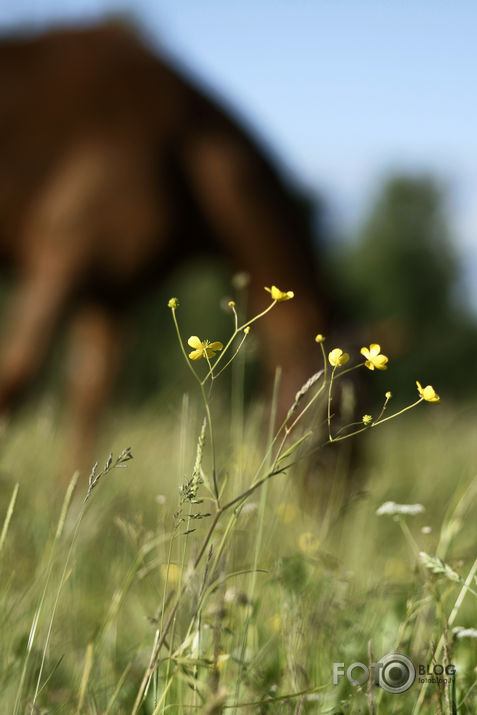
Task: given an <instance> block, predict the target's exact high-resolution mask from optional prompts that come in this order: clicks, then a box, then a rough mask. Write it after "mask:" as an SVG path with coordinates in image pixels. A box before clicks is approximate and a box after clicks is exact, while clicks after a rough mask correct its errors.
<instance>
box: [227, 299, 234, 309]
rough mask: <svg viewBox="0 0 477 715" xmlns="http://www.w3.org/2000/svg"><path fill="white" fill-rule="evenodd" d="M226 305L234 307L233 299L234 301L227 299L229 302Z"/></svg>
mask: <svg viewBox="0 0 477 715" xmlns="http://www.w3.org/2000/svg"><path fill="white" fill-rule="evenodd" d="M227 305H228V306H229V308H235V301H234V300H229V302H228V303H227Z"/></svg>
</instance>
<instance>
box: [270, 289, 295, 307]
mask: <svg viewBox="0 0 477 715" xmlns="http://www.w3.org/2000/svg"><path fill="white" fill-rule="evenodd" d="M265 290H266V291H268V292H269V293H270V295H271V296H272V299H273V300H276V301H277V303H283V301H285V300H291V299H292V298H294V297H295V294H294V292H293V291H292V290H287V291H283V290H280V288H277V286H272V287H271V288H267V287H266V286H265Z"/></svg>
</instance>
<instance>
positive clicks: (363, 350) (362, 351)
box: [359, 348, 370, 358]
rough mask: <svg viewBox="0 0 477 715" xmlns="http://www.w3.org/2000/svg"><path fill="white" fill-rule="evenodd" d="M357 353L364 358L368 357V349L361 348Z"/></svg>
mask: <svg viewBox="0 0 477 715" xmlns="http://www.w3.org/2000/svg"><path fill="white" fill-rule="evenodd" d="M359 352H360V353H361V355H364V357H365V358H369V357H370V354H369V350H368V348H361V350H360V351H359Z"/></svg>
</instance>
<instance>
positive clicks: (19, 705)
mask: <svg viewBox="0 0 477 715" xmlns="http://www.w3.org/2000/svg"><path fill="white" fill-rule="evenodd" d="M204 362H205V361H204ZM436 387H437V386H436ZM196 388H197V386H196V385H195V384H194V381H193V379H192V378H191V381H190V393H188V394H184V395H180V394H178V395H177V396H176V397H173V396H171V395H169V394H167V398H164V400H163V401H162V402H161V401H158V405H159V406H158V407H154V408H152V407H148V408H143V409H140V410H137V411H135V412H134V413H133V412H131V411H129V412H127V411H124V412H122V411H121V410H115V411H112V412H111V414H110V415H109V418H108V421H107V428H106V429H105V432H104V434H103V436H102V444H101V450H102V453H103V455H104V457H103V459H102V463H104V462H106V459H107V457H108V454H109V452H110V451H112V453H113V464H114V459H115V458H116V457H117V455H118V454H119V453H120V452H121V451H122V450H123V449H124V448H125V447H131V450H132V455H133V457H134V458H133V459H132V460H129V461H127V463H125V464H124V465H122V466H124V468H122V469H120V468H113V469H111V470H110V471H109V472H108V473H107V474H105V475H103V476H102V477H101V479H100V480H99V481H98V483H97V486H96V487H95V489H94V490H93V491H92V492H91V495H90V498H89V499H88V501H87V502H86V504H84V503H83V499H84V496H85V494H86V491H87V486H88V485H87V479H85V478H82V480H80V482H79V483H78V485H77V487H76V492H75V494H74V496H73V498H72V500H71V503H70V504H69V509H68V513H67V514H66V516H65V513H64V509H63V515H62V516H61V514H62V503H63V498H64V495H65V491H66V485H67V484H68V480H69V475H68V478H66V477H65V475H64V473H63V471H62V466H61V465H62V462H63V459H64V454H63V447H64V435H63V431H62V427H61V425H62V419H61V412H59V411H58V410H57V409H56V407H55V402H54V401H53V400H52V398H50V397H46V398H43V400H42V401H40V402H39V403H37V404H36V406H35V407H32V408H30V409H29V411H27V412H24V413H23V415H22V416H21V417H20V418H18V419H17V420H15V421H14V422H12V423H11V424H10V425H8V427H7V428H6V429H5V430H4V432H3V435H2V438H1V439H2V452H1V461H0V470H1V483H0V494H1V511H2V515H1V520H2V522H3V519H4V518H5V524H4V527H3V531H2V533H1V539H0V544H1V547H0V548H1V553H0V567H1V571H2V574H1V582H0V600H1V611H0V612H1V618H2V627H1V634H2V647H1V650H0V684H1V689H0V702H1V705H0V711H1V712H2V713H27V712H28V713H30V712H32V713H60V712H61V713H70V712H71V713H74V712H78V713H80V712H81V713H130V712H136V711H137V712H140V713H163V712H168V713H182V712H184V713H189V712H201V713H218V712H222V710H223V711H225V712H237V713H281V712H283V713H305V712H310V713H341V712H342V713H366V712H371V713H406V714H409V713H411V712H415V713H417V712H420V713H439V712H442V713H447V712H449V713H451V712H459V713H473V712H476V711H477V673H476V669H475V666H476V663H477V638H476V636H477V632H476V631H475V630H474V631H472V630H471V631H470V632H469V633H468V634H467V635H466V634H465V632H462V631H457V630H455V629H456V628H458V627H461V628H462V629H464V628H465V629H471V628H474V629H475V628H476V627H477V621H476V618H475V614H476V612H477V611H476V597H477V594H476V593H475V592H477V582H476V579H475V576H474V574H473V573H472V570H473V569H475V565H474V562H475V560H476V557H477V553H476V549H475V543H476V540H475V534H476V532H475V524H476V516H477V514H476V505H475V504H476V502H475V495H476V493H477V478H476V467H477V459H476V455H475V434H476V429H477V415H476V413H475V410H472V409H468V408H464V407H460V406H452V405H449V404H445V402H443V403H442V404H440V405H433V404H427V403H422V404H420V405H418V407H417V408H416V409H415V410H413V411H411V412H409V413H406V414H404V415H402V416H400V417H399V418H397V419H396V420H393V421H391V422H388V423H386V424H383V425H378V426H377V427H376V429H369V430H367V431H366V433H365V434H360V435H358V436H357V437H355V438H353V439H355V440H359V441H360V442H361V447H362V454H361V456H360V461H359V467H358V468H356V467H355V468H353V470H352V472H353V474H352V476H351V477H350V475H349V473H348V472H349V468H348V466H347V462H346V454H345V453H343V454H341V456H340V458H339V460H338V463H337V464H336V465H335V468H336V473H335V474H333V475H331V476H332V478H331V476H330V469H331V467H330V465H329V464H328V466H327V467H326V469H327V475H326V476H325V475H324V474H322V473H321V472H320V467H319V466H317V464H316V462H314V461H313V458H312V461H311V466H310V461H307V460H306V459H304V460H298V462H297V463H296V464H291V466H288V465H289V464H290V463H291V462H294V461H295V459H296V458H297V456H299V455H300V454H301V452H302V451H303V445H301V446H299V447H297V448H296V450H294V451H292V453H291V454H290V455H289V456H287V455H286V454H285V455H284V457H283V458H282V460H281V461H278V462H276V461H275V462H274V456H273V452H272V453H271V455H270V456H269V457H268V460H267V459H265V461H264V457H265V454H266V451H267V440H266V438H265V437H264V434H263V433H264V431H265V432H266V429H264V428H263V424H264V422H265V419H264V414H265V413H266V412H267V410H268V409H269V408H268V407H267V408H264V407H260V406H256V407H255V408H250V410H249V411H245V413H244V412H243V411H242V409H241V406H240V404H239V405H237V403H235V407H234V410H232V412H231V413H230V411H229V410H228V408H227V400H226V399H221V400H220V399H219V400H215V401H214V400H213V401H212V402H211V417H212V420H213V422H214V424H215V428H214V429H215V431H214V442H215V461H216V481H217V483H218V488H219V491H220V503H221V507H222V508H223V507H224V506H226V505H227V502H229V503H230V502H231V501H232V502H233V501H234V499H235V498H236V497H237V496H238V495H240V494H242V493H245V496H246V498H245V497H244V498H243V499H239V500H237V501H236V502H234V503H233V504H232V505H231V506H230V507H229V508H227V509H224V511H223V513H221V514H220V516H217V517H216V518H215V519H214V516H213V515H214V514H216V506H217V505H216V503H215V502H214V498H213V491H214V489H213V483H212V482H213V479H212V453H211V445H210V439H209V433H208V430H205V433H204V445H203V454H202V456H201V457H200V455H199V459H198V458H197V445H198V436H199V434H200V433H201V425H202V421H203V405H202V403H201V401H200V393H199V391H198V390H197V389H196ZM365 412H366V409H365V408H364V407H363V409H362V413H365ZM244 415H245V416H244ZM308 426H309V427H311V429H312V430H313V429H314V425H313V422H312V421H311V422H309V423H308ZM300 429H302V428H301V425H300ZM303 431H304V430H303ZM302 433H303V432H297V434H296V436H294V435H291V437H290V441H289V442H286V443H285V446H284V447H283V450H282V455H283V453H284V452H285V450H286V448H287V445H288V444H292V443H293V442H294V441H296V440H297V439H298V438H299V436H300V434H302ZM292 437H293V438H292ZM347 444H349V442H348V443H347ZM326 449H331V450H332V449H334V446H333V445H332V446H331V447H327V448H326ZM200 451H201V450H200V449H199V452H200ZM273 464H275V466H277V465H278V466H279V467H280V466H281V467H283V466H286V467H287V468H286V469H285V470H284V471H283V472H280V473H278V474H275V475H274V476H273V477H271V478H269V479H266V480H265V481H264V482H263V484H261V485H259V486H258V487H257V488H256V489H254V490H253V491H251V493H249V494H248V495H247V490H248V489H249V488H250V486H251V485H252V484H254V483H255V484H257V480H260V479H261V478H263V476H264V475H265V476H267V475H269V473H270V470H271V468H272V467H271V465H273ZM194 465H196V468H195V470H194ZM307 465H308V466H307ZM199 467H200V468H199ZM276 471H278V470H276ZM194 475H195V476H194ZM254 480H255V482H254ZM325 481H326V484H327V486H323V483H324V482H325ZM17 483H18V485H19V487H18V491H16V487H15V485H16V484H17ZM304 483H306V485H307V486H306V487H305V488H304V487H303V484H304ZM60 485H61V486H60ZM184 485H185V486H184ZM330 485H331V486H330ZM181 487H182V491H180V488H181ZM12 495H13V496H12ZM211 495H212V496H211ZM15 496H16V498H15ZM387 501H393V502H397V503H399V504H406V505H412V504H421V505H423V507H424V508H425V511H423V512H422V513H419V514H417V515H409V516H402V517H393V516H391V515H381V516H378V515H377V514H376V510H377V509H378V508H379V507H380V505H382V504H383V503H384V502H387ZM9 504H10V508H9ZM63 506H65V505H63ZM66 506H68V504H66ZM207 514H211V515H209V516H208V515H207ZM0 523H1V522H0ZM214 524H215V528H211V527H213V526H214ZM419 552H425V553H426V554H428V555H430V556H431V557H435V556H437V557H440V558H441V559H442V561H441V562H438V561H434V562H432V561H431V562H428V563H427V565H426V563H424V562H423V560H422V558H421V557H420V556H419ZM432 566H433V567H434V570H436V571H438V573H433V571H432V568H431V567H432ZM439 571H440V573H439ZM469 574H470V578H469V579H468V581H467V586H469V587H470V590H467V589H466V587H465V585H464V581H465V579H466V578H467V577H468V575H469ZM471 591H474V593H472V592H471ZM456 602H457V605H456ZM174 609H175V610H174ZM453 609H454V610H453ZM171 614H172V615H171ZM459 633H462V636H459ZM162 635H164V636H165V637H164V638H161V636H162ZM162 641H163V642H162ZM157 646H160V647H159V648H158V647H157ZM156 651H157V652H156ZM396 651H397V652H400V653H403V654H405V655H408V656H410V657H411V658H412V659H413V661H414V663H415V664H416V665H421V666H424V667H425V668H426V670H428V671H431V673H432V672H434V671H435V672H437V673H439V666H441V665H444V666H445V665H448V664H453V665H455V666H456V668H457V673H456V676H455V678H454V677H447V681H448V682H447V683H441V684H436V683H428V684H422V683H420V682H418V680H416V682H415V683H414V685H413V686H412V687H411V688H410V689H409V690H407V691H406V692H403V693H398V694H394V693H389V692H387V691H386V690H384V689H383V688H380V687H378V686H376V685H362V686H356V685H352V684H351V683H349V682H348V680H347V679H346V677H341V678H340V679H339V682H338V684H337V685H334V684H333V663H344V664H345V666H344V668H345V670H346V668H347V667H348V666H349V665H351V664H352V663H355V662H361V663H363V664H369V663H370V662H374V661H377V660H379V659H380V658H381V657H382V656H384V655H385V654H387V653H390V652H396ZM436 666H437V669H436ZM148 668H149V674H150V677H146V676H147V673H148ZM361 675H362V672H358V677H361ZM426 677H430V676H428V675H426ZM146 685H147V687H145V686H146ZM144 691H145V693H146V694H145V697H141V695H142V694H143V692H144ZM135 703H137V704H136V706H135Z"/></svg>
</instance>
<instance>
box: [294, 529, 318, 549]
mask: <svg viewBox="0 0 477 715" xmlns="http://www.w3.org/2000/svg"><path fill="white" fill-rule="evenodd" d="M298 546H299V547H300V549H301V550H302V551H303V553H305V554H314V553H315V551H318V549H319V548H320V542H319V541H318V537H317V536H315V534H313V533H312V532H311V531H305V532H303V534H300V538H299V539H298Z"/></svg>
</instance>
